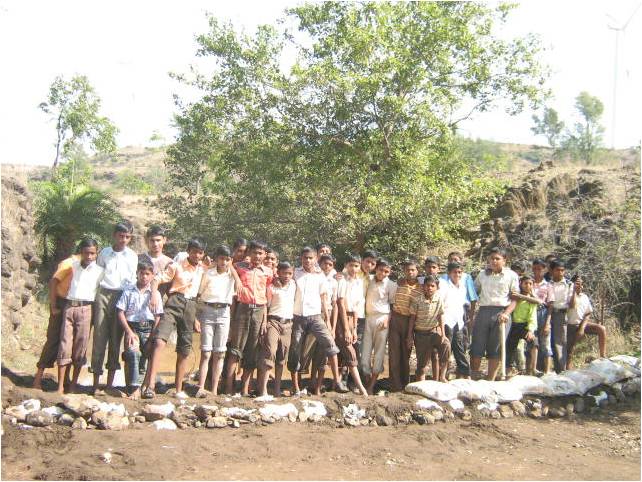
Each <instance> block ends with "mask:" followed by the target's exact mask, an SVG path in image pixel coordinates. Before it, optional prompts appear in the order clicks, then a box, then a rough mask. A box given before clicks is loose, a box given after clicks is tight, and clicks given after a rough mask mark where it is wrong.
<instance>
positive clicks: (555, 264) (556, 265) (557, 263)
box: [548, 259, 566, 271]
mask: <svg viewBox="0 0 642 482" xmlns="http://www.w3.org/2000/svg"><path fill="white" fill-rule="evenodd" d="M548 267H549V268H550V269H551V271H552V270H554V269H555V268H566V264H565V263H564V261H562V260H561V259H554V260H553V261H551V262H550V264H549V265H548Z"/></svg>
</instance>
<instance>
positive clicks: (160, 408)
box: [143, 402, 175, 422]
mask: <svg viewBox="0 0 642 482" xmlns="http://www.w3.org/2000/svg"><path fill="white" fill-rule="evenodd" d="M174 408H175V407H174V404H173V403H172V402H167V403H166V404H164V405H155V404H152V403H150V404H148V405H145V406H144V407H143V415H144V416H145V420H147V421H148V422H155V421H157V420H162V419H164V418H167V417H169V416H170V415H171V414H172V413H173V412H174Z"/></svg>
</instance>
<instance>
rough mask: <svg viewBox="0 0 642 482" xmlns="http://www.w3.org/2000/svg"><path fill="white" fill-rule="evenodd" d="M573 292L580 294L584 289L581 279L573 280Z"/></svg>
mask: <svg viewBox="0 0 642 482" xmlns="http://www.w3.org/2000/svg"><path fill="white" fill-rule="evenodd" d="M574 286H575V292H576V293H581V292H582V290H583V289H584V281H582V278H577V279H576V280H575V284H574Z"/></svg>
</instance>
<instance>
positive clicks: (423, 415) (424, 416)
mask: <svg viewBox="0 0 642 482" xmlns="http://www.w3.org/2000/svg"><path fill="white" fill-rule="evenodd" d="M413 419H414V420H415V422H417V423H418V424H419V425H432V424H434V423H435V417H433V416H432V415H430V414H429V413H427V412H415V413H413Z"/></svg>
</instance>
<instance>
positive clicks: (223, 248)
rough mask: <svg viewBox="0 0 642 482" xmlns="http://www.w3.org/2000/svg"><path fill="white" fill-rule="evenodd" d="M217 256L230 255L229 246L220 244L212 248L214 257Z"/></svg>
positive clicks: (229, 256)
mask: <svg viewBox="0 0 642 482" xmlns="http://www.w3.org/2000/svg"><path fill="white" fill-rule="evenodd" d="M218 256H226V257H228V258H231V257H232V251H231V250H230V247H229V246H227V245H226V244H221V245H219V246H217V247H216V249H215V250H214V257H218Z"/></svg>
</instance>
